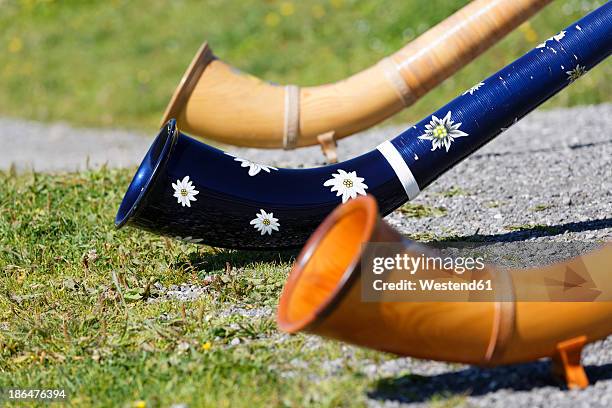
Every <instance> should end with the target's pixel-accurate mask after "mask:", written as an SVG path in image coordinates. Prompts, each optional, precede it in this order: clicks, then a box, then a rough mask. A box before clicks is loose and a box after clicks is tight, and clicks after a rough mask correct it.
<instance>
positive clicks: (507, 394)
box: [0, 104, 612, 408]
mask: <svg viewBox="0 0 612 408" xmlns="http://www.w3.org/2000/svg"><path fill="white" fill-rule="evenodd" d="M608 125H611V126H610V127H608ZM0 126H1V128H2V129H3V131H2V133H1V134H0V143H1V144H2V146H3V152H2V154H1V155H0V169H7V168H9V167H10V166H11V165H13V166H14V167H15V168H16V169H18V170H27V169H34V170H36V171H45V172H57V171H73V170H79V169H84V168H86V167H88V166H89V167H97V166H100V165H102V164H104V163H106V164H107V165H108V166H111V167H115V166H119V167H125V166H136V165H137V164H138V162H139V161H140V159H141V157H142V156H143V155H144V152H145V151H146V149H147V147H148V144H149V143H150V141H151V137H147V136H144V135H140V134H134V133H129V132H124V131H113V130H91V129H76V128H72V127H70V126H67V125H63V124H56V125H44V124H38V123H32V122H27V121H20V120H13V119H0ZM405 127H406V126H393V127H381V128H377V129H373V130H369V131H366V132H363V133H362V134H360V135H357V136H354V137H351V138H347V139H344V140H341V141H340V144H339V155H340V159H341V160H345V159H347V158H350V157H353V156H354V155H356V154H359V153H362V152H365V151H368V150H370V149H372V148H374V147H375V146H376V145H377V144H379V143H380V142H381V141H383V140H386V139H388V138H390V137H393V136H395V135H396V134H397V133H398V132H399V131H401V130H402V129H403V128H405ZM610 129H612V104H605V105H598V106H587V107H576V108H571V109H557V110H549V111H536V112H534V113H532V114H530V115H529V116H528V117H527V118H525V119H524V120H523V121H521V122H519V123H517V124H516V125H515V126H513V127H512V128H510V129H509V130H508V131H506V132H505V133H503V134H502V135H500V136H499V137H498V138H497V139H495V140H494V141H492V142H491V143H489V144H488V145H486V146H484V147H483V148H482V149H481V150H479V151H478V152H477V153H475V154H474V155H472V156H471V157H469V158H468V159H467V160H465V161H464V162H462V163H460V164H459V165H457V166H456V167H455V168H453V169H452V170H450V171H449V172H448V173H447V174H445V175H443V176H442V177H441V178H440V179H439V180H437V181H436V182H435V183H433V184H432V185H431V186H430V187H429V188H427V189H426V190H425V191H423V192H422V193H421V195H420V196H419V197H417V198H416V200H414V203H415V204H422V205H425V206H427V207H443V211H441V212H439V213H438V214H437V216H429V217H421V218H413V217H407V216H406V215H405V214H402V213H400V212H398V211H396V212H394V213H393V214H391V215H389V216H388V217H387V221H388V222H389V223H391V224H392V225H393V226H394V227H396V228H398V229H400V230H401V231H402V232H404V233H405V234H407V235H409V236H412V237H423V239H426V240H429V241H436V240H439V239H444V238H448V237H456V238H457V239H460V240H468V241H480V242H486V243H489V245H490V246H491V247H492V248H497V249H498V250H499V248H501V251H502V252H503V251H504V248H506V250H507V252H508V251H516V250H517V248H520V250H521V251H523V253H524V254H525V256H523V257H521V259H520V260H519V264H520V263H523V264H525V265H528V264H531V263H536V264H537V263H546V262H552V261H555V260H558V259H562V258H564V257H567V256H568V250H567V247H568V246H569V247H570V250H569V252H572V248H573V251H574V252H577V253H580V252H583V251H586V250H588V249H591V248H594V247H596V246H597V245H599V244H600V243H602V242H604V241H612V131H611V130H610ZM228 149H229V150H230V151H231V152H233V153H235V154H238V155H240V156H242V157H245V158H250V159H252V160H255V161H258V162H262V163H266V164H271V165H275V166H285V167H309V166H316V165H321V164H323V159H322V155H321V153H320V150H319V148H318V147H312V148H306V149H301V150H298V151H293V152H285V151H282V150H265V151H262V150H257V149H237V148H228ZM536 244H538V245H536ZM561 244H564V245H561ZM543 248H544V249H543ZM563 248H565V249H563ZM513 266H516V265H513ZM611 276H612V275H611ZM184 287H185V288H186V289H185V290H186V291H188V292H189V293H188V294H187V293H185V294H183V293H182V291H183V289H182V288H183V286H177V287H176V288H172V290H170V291H169V292H171V293H172V297H173V298H179V299H182V298H185V299H184V300H185V301H189V300H193V298H194V296H195V297H196V298H197V296H199V293H200V292H199V290H200V289H199V288H194V287H192V286H187V285H185V286H184ZM183 295H184V296H183ZM236 313H240V312H239V311H236ZM268 313H272V312H271V311H269V310H266V311H265V313H264V314H268ZM313 341H314V342H315V343H316V341H318V340H316V338H313ZM350 349H351V348H350V347H347V350H348V351H347V356H346V358H345V360H346V361H344V362H340V364H345V363H347V362H348V361H350V359H351V358H352V357H351V355H352V353H351V352H350ZM337 364H338V363H337V362H330V370H331V374H330V375H333V367H334V365H337ZM355 364H356V365H357V366H359V367H361V368H360V369H361V370H362V371H363V372H364V374H366V375H368V376H371V377H372V378H385V379H386V382H385V383H386V386H385V387H384V388H381V389H373V390H372V391H371V392H370V393H369V395H368V396H369V405H371V406H373V407H374V406H375V407H378V406H384V407H399V406H402V407H403V406H426V405H428V404H429V402H428V401H430V400H431V398H432V397H433V398H437V396H440V395H443V396H444V395H445V396H447V397H453V396H458V397H457V400H456V401H457V403H458V404H463V405H467V406H482V407H510V406H512V407H572V408H577V407H611V406H612V338H608V339H607V340H605V341H600V342H597V343H594V344H592V345H590V346H589V347H588V348H587V349H586V351H585V353H584V354H583V364H584V365H585V366H586V369H587V374H588V376H589V378H590V380H591V382H592V386H590V387H589V388H588V389H586V390H572V391H569V390H566V389H563V387H560V386H559V384H557V383H555V382H554V381H553V380H552V377H551V376H550V375H549V363H548V362H547V361H538V362H534V363H529V364H522V365H513V366H508V367H500V368H495V369H480V368H475V367H469V366H463V365H457V364H445V363H440V362H433V361H423V360H416V359H410V358H398V359H395V360H392V361H390V362H386V363H384V364H382V365H376V364H373V363H370V362H366V361H363V362H355ZM407 371H408V372H410V373H411V375H406V374H405V373H406V372H407Z"/></svg>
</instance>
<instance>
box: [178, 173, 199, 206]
mask: <svg viewBox="0 0 612 408" xmlns="http://www.w3.org/2000/svg"><path fill="white" fill-rule="evenodd" d="M172 188H174V196H175V197H176V199H177V201H178V203H179V204H180V205H181V206H183V207H185V206H187V207H191V201H197V198H195V196H197V195H198V193H199V191H198V190H196V189H195V187H194V186H193V184H192V183H191V180H189V176H185V177H183V180H176V184H175V183H172Z"/></svg>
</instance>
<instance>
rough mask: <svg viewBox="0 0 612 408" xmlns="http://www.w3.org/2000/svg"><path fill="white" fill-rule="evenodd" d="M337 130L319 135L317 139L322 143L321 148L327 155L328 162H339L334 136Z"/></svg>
mask: <svg viewBox="0 0 612 408" xmlns="http://www.w3.org/2000/svg"><path fill="white" fill-rule="evenodd" d="M334 134H335V132H334V131H333V130H332V131H330V132H326V133H323V134H320V135H319V136H317V140H318V141H319V144H320V145H321V150H323V154H324V155H325V159H326V160H327V162H328V163H338V153H337V152H336V146H338V145H337V143H336V139H335V138H334Z"/></svg>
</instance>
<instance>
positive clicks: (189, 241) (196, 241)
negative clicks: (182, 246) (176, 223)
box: [174, 236, 203, 244]
mask: <svg viewBox="0 0 612 408" xmlns="http://www.w3.org/2000/svg"><path fill="white" fill-rule="evenodd" d="M174 239H176V240H179V241H182V242H185V243H187V244H199V243H200V242H202V241H203V239H202V238H194V237H192V236H188V237H179V236H176V237H174Z"/></svg>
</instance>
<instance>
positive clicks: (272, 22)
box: [265, 13, 280, 27]
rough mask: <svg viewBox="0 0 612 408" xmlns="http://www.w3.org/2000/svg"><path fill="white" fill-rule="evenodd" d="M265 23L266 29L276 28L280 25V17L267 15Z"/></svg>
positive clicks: (273, 14)
mask: <svg viewBox="0 0 612 408" xmlns="http://www.w3.org/2000/svg"><path fill="white" fill-rule="evenodd" d="M265 22H266V25H267V26H268V27H276V26H277V25H278V23H280V16H279V15H278V14H276V13H268V14H266V18H265Z"/></svg>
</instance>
